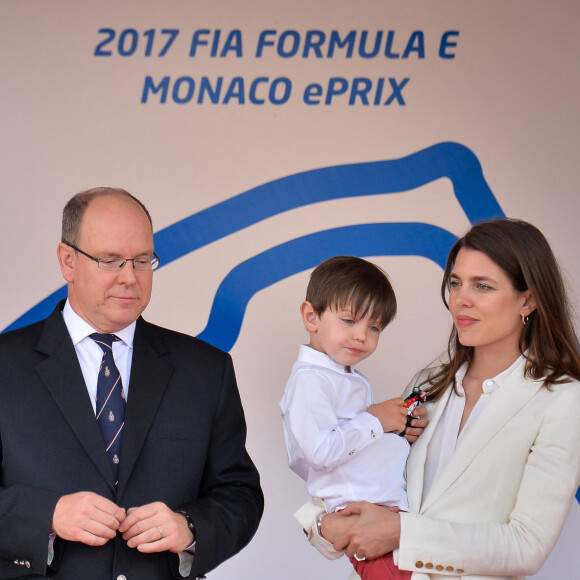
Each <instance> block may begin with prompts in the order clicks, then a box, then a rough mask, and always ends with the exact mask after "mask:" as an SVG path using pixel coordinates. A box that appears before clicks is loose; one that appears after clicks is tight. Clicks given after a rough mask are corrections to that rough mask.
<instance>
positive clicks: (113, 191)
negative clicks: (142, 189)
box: [60, 187, 153, 245]
mask: <svg viewBox="0 0 580 580" xmlns="http://www.w3.org/2000/svg"><path fill="white" fill-rule="evenodd" d="M107 196H111V197H125V198H129V199H131V200H133V201H134V202H135V203H136V204H137V205H138V206H139V207H140V208H141V209H142V210H143V211H144V212H145V215H146V216H147V219H148V220H149V223H150V224H151V230H152V231H153V221H152V220H151V215H150V214H149V211H148V210H147V208H146V207H145V205H144V204H143V203H142V202H141V201H139V200H138V199H137V198H136V197H135V196H134V195H131V194H130V193H129V192H128V191H125V190H124V189H120V188H118V187H95V188H93V189H87V190H85V191H81V192H79V193H77V194H76V195H74V196H73V197H71V199H69V201H68V203H67V204H66V205H65V206H64V209H63V211H62V234H61V238H60V241H61V242H68V243H69V244H75V245H76V244H77V243H78V241H79V237H80V231H81V223H82V220H83V216H84V215H85V211H86V210H87V207H88V206H89V204H90V203H91V201H93V199H95V198H96V197H107Z"/></svg>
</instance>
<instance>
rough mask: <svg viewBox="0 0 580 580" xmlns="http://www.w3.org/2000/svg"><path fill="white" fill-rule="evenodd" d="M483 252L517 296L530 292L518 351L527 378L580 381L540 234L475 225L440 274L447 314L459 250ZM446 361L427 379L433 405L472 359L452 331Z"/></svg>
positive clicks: (566, 314) (517, 223)
mask: <svg viewBox="0 0 580 580" xmlns="http://www.w3.org/2000/svg"><path fill="white" fill-rule="evenodd" d="M463 248H465V249H469V250H476V251H478V252H483V253H484V254H485V255H486V256H487V257H488V258H490V259H491V260H493V262H495V263H496V264H497V265H498V266H499V267H500V268H501V269H502V270H503V271H504V272H505V273H506V274H507V276H508V277H509V278H510V280H511V282H512V285H513V287H514V288H515V290H516V291H518V292H525V291H526V290H529V291H530V292H531V294H532V295H533V297H534V300H535V303H536V310H534V311H533V312H532V313H531V314H530V316H529V318H528V320H527V321H526V324H525V325H524V324H522V333H521V336H520V351H521V352H522V353H523V352H524V351H526V350H527V351H528V353H527V357H526V358H527V360H526V368H525V376H526V377H529V378H532V379H535V380H538V379H543V380H544V386H546V387H547V388H550V385H552V384H555V383H564V382H569V381H570V377H572V378H574V379H577V380H580V354H579V350H578V339H577V337H576V333H575V332H574V327H573V326H572V322H571V316H570V309H569V305H568V300H567V298H566V289H565V286H564V282H563V279H562V274H561V272H560V268H559V266H558V262H557V260H556V258H555V256H554V254H553V252H552V250H551V248H550V246H549V244H548V242H547V240H546V238H545V237H544V235H543V234H542V233H541V232H540V230H538V228H536V227H535V226H533V225H531V224H529V223H527V222H524V221H522V220H516V219H509V218H502V219H495V220H491V221H488V222H483V223H480V224H477V225H475V226H473V227H472V228H471V229H470V230H469V231H468V232H467V233H466V234H465V235H464V236H463V237H461V238H460V239H459V240H457V242H456V243H455V245H454V246H453V247H452V248H451V251H450V252H449V256H448V258H447V264H446V266H445V272H444V274H443V282H442V284H441V297H442V298H443V302H444V303H445V306H446V307H447V309H449V304H448V301H447V293H448V289H449V278H450V275H451V270H452V269H453V266H454V264H455V259H456V258H457V254H458V253H459V250H461V249H463ZM447 353H448V356H449V362H448V363H446V364H443V366H442V367H441V368H440V369H439V370H438V371H437V372H435V374H433V375H431V376H430V378H429V379H428V381H426V382H428V383H429V385H430V386H429V387H428V389H427V391H428V393H429V398H430V399H431V400H437V399H439V398H440V397H441V395H442V394H443V392H444V391H445V390H446V389H447V387H448V386H449V385H450V384H452V383H453V382H454V380H455V373H456V372H457V371H458V369H459V367H460V366H461V365H462V364H463V363H465V362H467V363H470V362H471V360H472V357H473V347H470V346H463V345H462V344H461V343H460V342H459V339H458V336H457V330H456V328H455V326H454V327H453V329H452V331H451V335H450V337H449V343H448V346H447Z"/></svg>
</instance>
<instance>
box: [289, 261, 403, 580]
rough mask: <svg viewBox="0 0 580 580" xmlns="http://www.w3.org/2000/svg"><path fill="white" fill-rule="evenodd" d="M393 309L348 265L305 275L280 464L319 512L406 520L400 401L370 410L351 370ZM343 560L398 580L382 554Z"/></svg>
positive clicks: (374, 269)
mask: <svg viewBox="0 0 580 580" xmlns="http://www.w3.org/2000/svg"><path fill="white" fill-rule="evenodd" d="M396 310H397V303H396V299H395V293H394V291H393V288H392V286H391V284H390V283H389V280H388V278H387V276H386V275H385V273H384V272H383V271H382V270H381V269H380V268H379V267H378V266H375V265H374V264H371V263H370V262H368V261H366V260H363V259H361V258H356V257H352V256H335V257H334V258H330V259H328V260H326V261H325V262H323V263H322V264H320V265H319V266H318V267H316V268H315V269H314V271H313V272H312V275H311V277H310V282H309V284H308V288H307V291H306V300H305V301H304V302H303V303H302V305H301V307H300V311H301V314H302V320H303V322H304V326H305V327H306V330H307V331H308V332H309V334H310V344H309V345H308V346H306V345H302V346H301V347H300V351H299V354H298V360H297V361H296V362H295V363H294V366H293V367H292V374H291V375H290V379H289V380H288V383H287V385H286V390H285V392H284V396H283V398H282V400H281V402H280V407H281V408H282V417H283V420H284V435H285V438H286V447H287V451H288V463H289V465H290V468H291V469H292V470H293V471H294V472H296V473H297V474H298V475H299V476H300V477H301V478H302V479H304V480H305V481H306V482H307V484H308V493H309V495H311V496H312V497H317V498H322V499H323V500H324V503H325V506H326V509H327V511H328V512H332V511H336V510H340V509H342V508H344V507H345V506H346V505H347V504H348V503H349V502H352V501H369V502H372V503H376V504H378V505H382V506H385V507H388V508H390V509H393V510H395V511H396V510H401V511H407V510H408V505H407V494H406V482H405V463H406V461H407V455H408V452H409V444H408V443H407V441H406V440H405V439H404V438H403V437H399V435H397V434H398V433H400V432H401V431H403V430H404V429H405V424H406V418H407V409H406V408H405V407H404V406H403V399H391V400H388V401H384V402H382V403H379V404H376V403H375V401H374V395H373V392H372V388H371V385H370V383H369V382H368V381H367V379H366V378H365V377H364V376H363V375H362V374H361V373H359V372H358V371H356V370H355V369H354V367H355V365H357V364H358V363H359V362H361V361H362V360H364V359H365V358H367V357H369V356H370V355H371V354H372V353H373V352H374V351H375V349H376V347H377V344H378V340H379V336H380V334H381V332H382V331H383V330H384V328H385V327H386V326H387V325H388V324H389V322H391V320H392V319H393V318H394V316H395V313H396ZM362 560H363V558H361V559H358V558H357V559H356V560H355V559H352V562H353V565H354V566H355V568H356V570H357V572H358V574H359V575H360V576H361V577H362V578H363V580H375V579H379V578H380V579H381V580H384V579H386V578H395V579H403V578H404V579H407V578H410V577H411V573H410V572H404V571H400V570H399V569H398V568H397V567H396V566H395V564H394V563H393V558H392V554H387V555H386V556H384V557H383V558H379V559H378V560H369V561H362Z"/></svg>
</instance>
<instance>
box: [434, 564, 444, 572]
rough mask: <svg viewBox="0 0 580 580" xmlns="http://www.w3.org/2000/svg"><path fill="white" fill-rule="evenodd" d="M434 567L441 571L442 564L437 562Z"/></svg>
mask: <svg viewBox="0 0 580 580" xmlns="http://www.w3.org/2000/svg"><path fill="white" fill-rule="evenodd" d="M435 569H436V570H439V572H441V570H443V566H441V564H437V566H435Z"/></svg>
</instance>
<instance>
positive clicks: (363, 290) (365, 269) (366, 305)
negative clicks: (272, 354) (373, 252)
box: [306, 256, 397, 330]
mask: <svg viewBox="0 0 580 580" xmlns="http://www.w3.org/2000/svg"><path fill="white" fill-rule="evenodd" d="M306 300H307V301H308V302H310V303H311V304H312V308H313V310H314V312H315V313H316V314H317V315H318V316H320V315H321V314H323V313H324V312H325V311H326V310H328V309H332V310H339V309H341V308H345V307H348V308H351V309H352V314H353V316H354V318H355V319H357V320H358V319H359V318H364V317H365V316H367V314H368V315H369V317H370V318H371V320H373V321H375V322H376V324H377V325H378V326H379V327H380V328H381V330H382V329H384V328H385V327H386V326H387V325H388V324H389V322H391V321H392V320H393V318H394V317H395V314H396V313H397V299H396V298H395V291H394V290H393V287H392V286H391V283H390V282H389V279H388V277H387V275H386V274H385V272H383V270H381V268H379V267H378V266H377V265H375V264H373V263H371V262H368V261H367V260H363V259H362V258H357V257H355V256H334V257H333V258H329V259H328V260H325V261H324V262H322V263H321V264H319V265H318V266H317V267H316V268H315V269H314V270H313V272H312V274H311V275H310V282H309V283H308V288H307V289H306Z"/></svg>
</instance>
